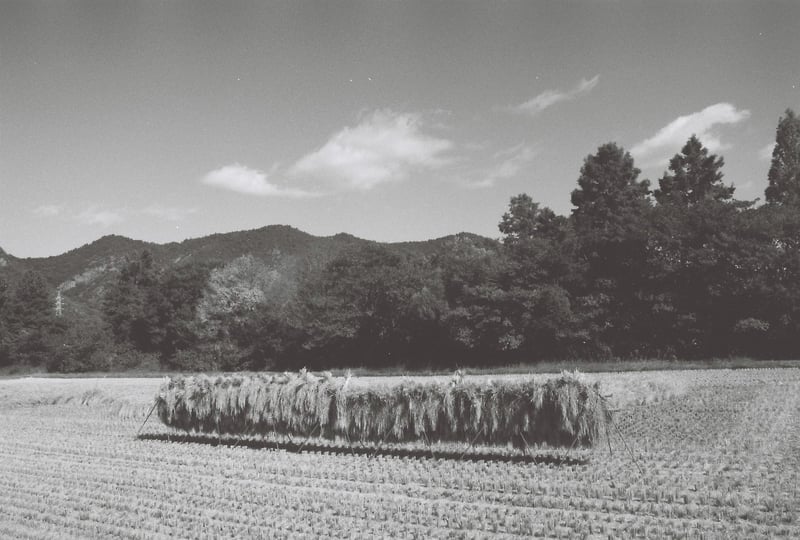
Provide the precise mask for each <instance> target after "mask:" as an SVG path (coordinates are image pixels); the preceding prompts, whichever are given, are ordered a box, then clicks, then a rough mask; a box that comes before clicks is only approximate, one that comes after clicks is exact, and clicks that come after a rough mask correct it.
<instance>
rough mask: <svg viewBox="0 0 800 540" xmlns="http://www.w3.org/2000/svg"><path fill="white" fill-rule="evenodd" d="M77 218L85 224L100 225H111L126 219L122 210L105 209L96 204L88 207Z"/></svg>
mask: <svg viewBox="0 0 800 540" xmlns="http://www.w3.org/2000/svg"><path fill="white" fill-rule="evenodd" d="M75 218H76V219H77V220H78V221H80V222H81V223H83V224H84V225H99V226H101V227H109V226H111V225H114V224H116V223H120V222H122V221H125V217H124V216H123V212H122V211H121V210H103V209H100V208H97V207H96V206H92V207H89V208H87V209H86V210H84V211H83V212H81V213H80V214H78V215H77V216H75Z"/></svg>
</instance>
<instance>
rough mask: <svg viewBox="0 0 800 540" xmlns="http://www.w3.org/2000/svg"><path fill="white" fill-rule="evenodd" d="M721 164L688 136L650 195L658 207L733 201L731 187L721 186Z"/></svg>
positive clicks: (732, 188) (697, 141)
mask: <svg viewBox="0 0 800 540" xmlns="http://www.w3.org/2000/svg"><path fill="white" fill-rule="evenodd" d="M724 163H725V162H724V160H723V159H722V158H721V157H717V156H716V155H714V154H709V153H708V149H707V148H705V147H704V146H703V145H702V143H700V140H699V139H698V138H697V137H695V136H694V135H692V136H691V137H690V138H689V140H688V141H687V142H686V144H685V145H684V147H683V148H682V149H681V153H680V154H675V156H674V157H673V158H672V159H671V160H670V162H669V171H670V172H665V173H664V176H662V177H661V179H660V180H659V181H658V183H659V189H656V190H655V191H654V192H653V195H654V196H655V199H656V201H657V202H658V204H675V205H679V206H692V205H695V204H698V203H700V202H702V201H706V200H715V201H726V200H729V199H730V198H731V197H733V191H734V187H733V186H726V185H724V184H723V183H722V171H721V170H720V169H722V166H723V165H724Z"/></svg>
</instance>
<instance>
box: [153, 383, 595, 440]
mask: <svg viewBox="0 0 800 540" xmlns="http://www.w3.org/2000/svg"><path fill="white" fill-rule="evenodd" d="M157 406H158V414H159V417H160V418H161V421H162V422H163V423H164V424H166V425H168V426H171V427H174V428H178V429H182V430H185V431H198V432H206V433H220V434H223V433H225V434H250V435H252V434H266V433H278V434H284V435H291V436H311V435H318V436H322V437H325V438H328V439H336V438H343V439H347V440H351V441H355V440H358V441H383V440H386V441H391V442H405V441H417V440H422V439H429V440H431V441H438V442H442V441H463V442H479V443H481V444H490V445H507V444H515V445H523V444H525V445H529V444H530V445H533V444H546V445H549V446H561V447H564V446H567V447H570V446H592V445H593V444H595V443H596V442H597V441H598V440H599V439H600V436H601V434H602V433H604V432H605V427H606V423H607V422H609V421H610V413H609V411H608V408H607V406H606V403H605V401H604V400H603V398H602V396H601V395H600V390H599V386H598V384H597V383H595V384H589V383H587V382H586V381H585V380H584V379H583V377H582V376H581V375H580V374H578V373H567V372H564V373H562V374H561V376H559V377H555V378H552V377H551V378H548V379H547V380H544V381H537V380H533V379H530V380H516V381H501V382H498V383H492V382H491V381H486V382H483V383H476V382H466V381H464V380H463V378H462V377H460V375H457V376H454V377H453V379H452V380H451V381H449V382H444V383H443V382H438V383H419V382H413V381H404V382H402V383H400V384H396V385H391V386H386V385H374V386H365V385H360V384H351V383H350V378H349V377H332V376H331V375H330V374H325V375H323V376H321V377H318V376H315V375H313V374H311V373H308V372H305V371H302V372H300V374H299V375H294V374H283V375H262V374H258V375H231V376H217V377H207V376H203V375H199V376H192V377H173V378H170V379H168V380H167V381H166V382H165V383H164V385H163V386H162V388H161V390H160V391H159V394H158V397H157Z"/></svg>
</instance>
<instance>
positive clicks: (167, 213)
mask: <svg viewBox="0 0 800 540" xmlns="http://www.w3.org/2000/svg"><path fill="white" fill-rule="evenodd" d="M197 212H198V209H197V208H184V207H180V206H164V205H162V204H160V203H153V204H151V205H150V206H148V207H147V208H144V209H142V213H143V214H147V215H150V216H154V217H157V218H160V219H163V220H165V221H183V220H184V219H186V217H187V216H189V215H191V214H196V213H197Z"/></svg>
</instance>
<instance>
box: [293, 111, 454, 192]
mask: <svg viewBox="0 0 800 540" xmlns="http://www.w3.org/2000/svg"><path fill="white" fill-rule="evenodd" d="M423 128H424V125H423V122H422V118H421V116H420V115H418V114H411V113H407V114H400V113H395V112H393V111H391V110H378V111H375V112H373V113H372V114H370V115H369V116H367V117H365V118H364V119H363V120H362V121H361V122H360V123H359V124H357V125H356V126H353V127H345V128H343V129H342V130H340V131H339V132H337V133H335V134H333V135H332V136H331V137H330V139H328V141H327V142H326V143H325V144H324V145H322V147H320V148H319V149H318V150H316V151H314V152H311V153H309V154H307V155H305V156H303V157H302V158H300V159H299V160H298V161H297V162H296V163H295V164H294V165H292V166H291V167H290V168H289V171H288V174H289V175H291V176H292V177H295V178H301V179H303V180H305V181H321V182H323V183H325V184H326V185H328V186H332V187H334V188H335V189H343V188H344V189H355V190H368V189H371V188H374V187H375V186H377V185H379V184H384V183H387V182H392V181H397V180H402V179H404V178H407V177H408V176H409V175H410V174H411V173H412V172H413V171H414V170H420V169H435V168H437V167H441V166H442V165H444V164H446V163H448V160H447V158H446V157H445V156H444V154H445V153H446V152H447V151H448V150H450V149H451V148H453V143H452V142H451V141H449V140H447V139H442V138H438V137H436V136H433V135H430V134H428V133H425V132H424V131H423Z"/></svg>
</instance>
